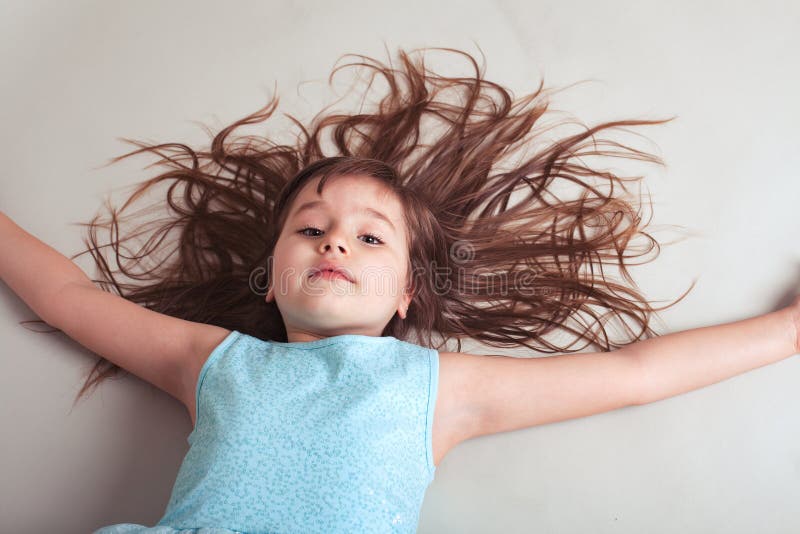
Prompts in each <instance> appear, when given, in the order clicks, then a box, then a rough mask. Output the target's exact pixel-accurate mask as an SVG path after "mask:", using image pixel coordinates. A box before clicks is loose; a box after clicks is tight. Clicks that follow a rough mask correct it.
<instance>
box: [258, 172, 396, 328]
mask: <svg viewBox="0 0 800 534" xmlns="http://www.w3.org/2000/svg"><path fill="white" fill-rule="evenodd" d="M319 180H320V178H319V177H317V178H313V179H312V180H310V181H309V182H308V183H307V184H306V185H305V186H304V187H303V188H302V189H301V190H300V192H299V194H298V195H297V196H296V197H295V199H294V201H293V202H292V204H291V206H290V207H289V212H288V217H287V218H286V223H285V224H284V226H283V230H282V232H281V234H280V236H279V237H278V241H277V243H276V245H275V252H274V254H273V258H272V261H273V278H272V283H271V284H270V287H269V290H268V292H267V295H266V301H267V302H271V301H272V300H273V299H274V300H275V302H276V304H277V306H278V309H279V310H280V313H281V316H282V317H283V322H284V325H285V326H286V334H287V337H288V341H289V342H295V341H313V340H316V339H321V338H325V337H330V336H335V335H340V334H362V335H369V336H380V335H381V333H382V332H383V329H384V328H385V326H386V324H387V323H388V322H389V320H391V318H392V317H393V316H394V314H395V312H397V313H398V314H399V315H400V317H402V318H405V316H406V310H407V308H408V305H409V303H410V301H411V292H410V288H407V285H408V282H409V281H408V280H407V278H408V273H407V270H408V262H409V258H408V236H407V235H406V228H405V224H404V222H403V207H402V205H401V204H400V201H399V200H398V199H397V198H396V197H395V195H394V194H393V193H392V192H391V191H389V190H388V189H387V188H386V186H385V185H383V184H382V183H381V182H380V180H379V179H377V178H373V177H364V176H353V175H344V176H334V177H330V178H328V180H327V181H326V183H325V188H324V189H323V191H322V194H321V195H318V194H317V191H316V187H317V184H318V183H319ZM381 216H383V217H381ZM384 218H385V219H384ZM324 262H329V263H330V264H333V265H335V266H337V267H339V268H340V269H343V270H344V271H345V272H346V273H347V275H348V278H349V280H346V279H343V278H341V277H337V276H331V275H330V273H328V274H327V275H323V276H318V275H315V274H314V272H315V269H316V268H318V267H320V266H321V264H322V263H324Z"/></svg>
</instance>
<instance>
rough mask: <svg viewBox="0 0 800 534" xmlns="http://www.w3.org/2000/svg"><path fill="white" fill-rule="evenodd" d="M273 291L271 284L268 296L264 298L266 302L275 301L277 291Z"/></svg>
mask: <svg viewBox="0 0 800 534" xmlns="http://www.w3.org/2000/svg"><path fill="white" fill-rule="evenodd" d="M273 289H274V288H273V286H272V284H271V283H270V285H269V289H267V295H266V296H265V297H264V300H265V301H266V302H272V301H273V300H275V291H273Z"/></svg>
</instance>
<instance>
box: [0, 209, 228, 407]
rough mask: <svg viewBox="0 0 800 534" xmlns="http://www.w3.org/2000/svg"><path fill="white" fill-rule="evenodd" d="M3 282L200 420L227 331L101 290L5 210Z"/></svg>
mask: <svg viewBox="0 0 800 534" xmlns="http://www.w3.org/2000/svg"><path fill="white" fill-rule="evenodd" d="M0 279H2V280H3V281H4V282H5V283H6V284H8V286H9V287H10V288H11V289H12V290H13V291H14V292H15V293H16V294H17V295H19V297H20V298H22V300H24V301H25V303H26V304H28V306H30V307H31V309H33V311H34V312H36V314H37V315H39V317H41V318H42V320H44V321H45V322H47V323H48V324H50V325H51V326H54V327H56V328H58V329H60V330H61V331H63V332H64V333H65V334H67V335H68V336H69V337H70V338H72V339H74V340H75V341H77V342H78V343H80V344H81V345H83V346H85V347H86V348H88V349H89V350H91V351H93V352H95V353H96V354H99V355H100V356H102V357H104V358H106V359H107V360H109V361H111V362H113V363H115V364H116V365H118V366H120V367H122V368H124V369H126V370H127V371H129V372H131V373H133V374H135V375H136V376H138V377H139V378H141V379H143V380H145V381H147V382H149V383H151V384H153V385H155V386H156V387H158V388H160V389H162V390H163V391H165V392H166V393H169V394H170V395H172V396H173V397H175V398H176V399H178V400H180V401H182V402H183V403H184V405H185V406H186V408H187V410H189V414H190V416H192V417H193V416H194V413H193V412H194V410H193V409H192V408H193V406H194V393H195V384H196V381H197V375H198V372H199V369H200V366H201V365H202V363H203V361H204V358H205V357H206V356H207V355H208V352H210V349H209V348H208V347H214V346H215V344H216V343H219V342H220V341H221V340H222V339H223V338H224V337H225V336H226V335H227V334H228V333H229V331H228V330H226V329H223V328H219V327H217V326H213V325H207V324H202V323H195V322H192V321H186V320H183V319H179V318H177V317H171V316H169V315H166V314H161V313H158V312H155V311H153V310H149V309H147V308H145V307H144V306H140V305H138V304H136V303H134V302H131V301H129V300H127V299H124V298H122V297H120V296H117V295H115V294H113V293H109V292H107V291H104V290H102V289H100V288H98V287H96V286H95V285H94V284H93V283H92V281H91V280H90V279H89V278H88V277H87V276H86V275H85V274H84V273H83V271H82V270H81V269H80V268H79V267H78V266H77V265H75V264H74V263H73V262H71V261H70V260H69V259H68V258H66V257H65V256H63V255H61V254H60V253H59V252H57V251H56V250H54V249H53V248H51V247H50V246H48V245H46V244H45V243H43V242H41V241H40V240H38V239H37V238H36V237H34V236H33V235H31V234H29V233H27V232H26V231H25V230H23V229H22V228H20V227H19V226H18V225H16V224H15V223H14V222H13V221H12V220H11V219H10V218H8V217H7V216H5V215H4V214H3V213H0Z"/></svg>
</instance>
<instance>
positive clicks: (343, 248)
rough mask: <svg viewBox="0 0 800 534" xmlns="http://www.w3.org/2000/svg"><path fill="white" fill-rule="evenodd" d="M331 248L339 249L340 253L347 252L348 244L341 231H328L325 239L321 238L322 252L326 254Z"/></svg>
mask: <svg viewBox="0 0 800 534" xmlns="http://www.w3.org/2000/svg"><path fill="white" fill-rule="evenodd" d="M329 250H337V251H338V252H339V253H340V254H347V244H346V242H345V240H344V238H343V237H341V234H340V232H332V231H331V232H328V233H326V234H325V237H324V239H322V240H320V253H322V254H324V253H325V252H328V251H329Z"/></svg>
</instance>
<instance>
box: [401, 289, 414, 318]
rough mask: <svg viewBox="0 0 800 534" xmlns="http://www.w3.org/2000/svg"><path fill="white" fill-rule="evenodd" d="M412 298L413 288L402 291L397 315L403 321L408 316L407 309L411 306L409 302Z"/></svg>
mask: <svg viewBox="0 0 800 534" xmlns="http://www.w3.org/2000/svg"><path fill="white" fill-rule="evenodd" d="M413 297H414V288H413V287H411V288H409V289H406V290H405V291H404V294H403V297H402V299H401V302H400V305H399V306H397V315H399V316H400V318H401V319H405V318H406V315H408V307H409V306H410V305H411V300H412V298H413Z"/></svg>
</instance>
